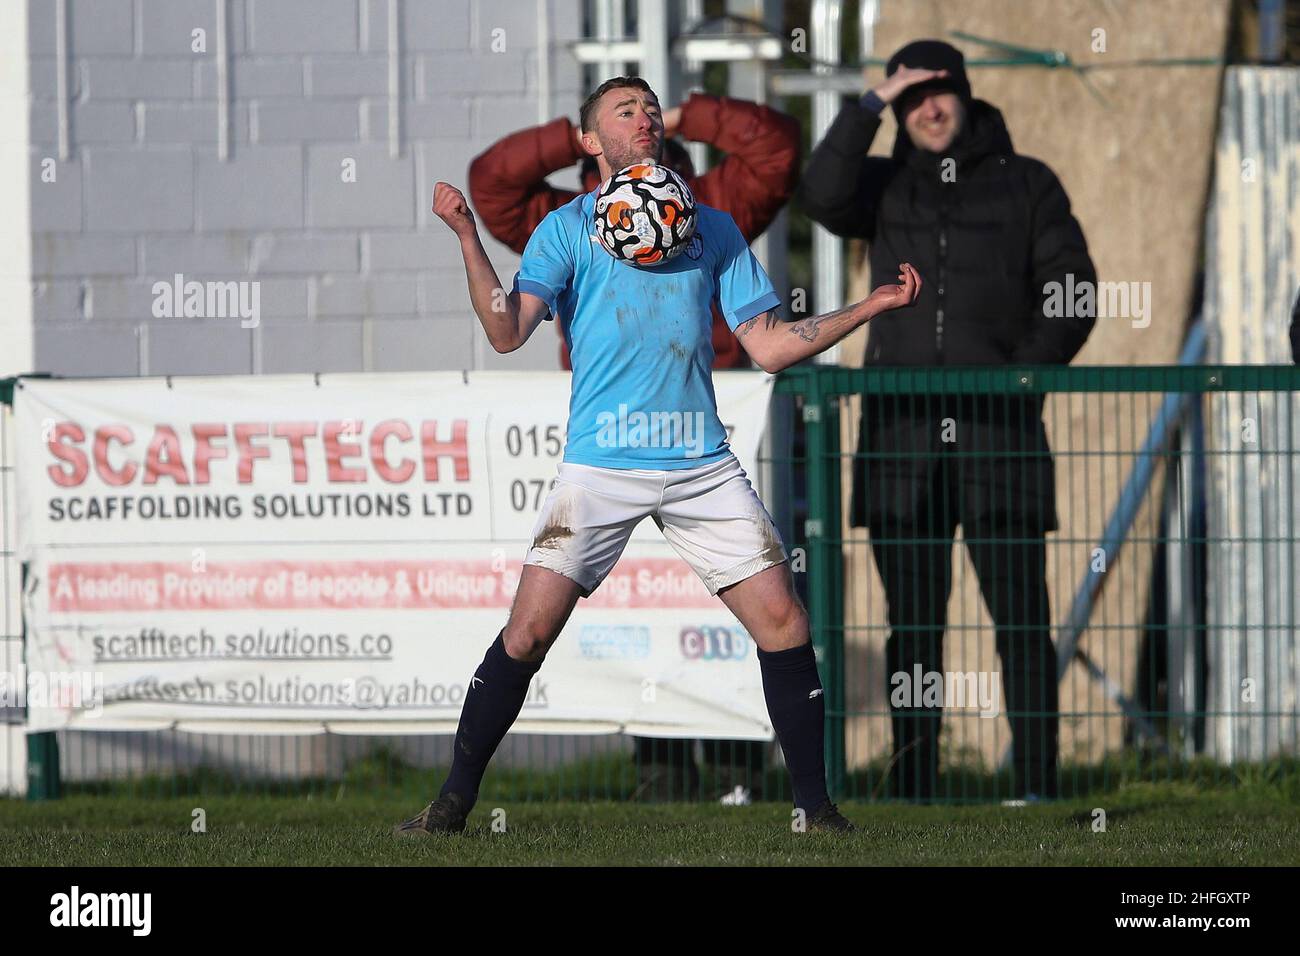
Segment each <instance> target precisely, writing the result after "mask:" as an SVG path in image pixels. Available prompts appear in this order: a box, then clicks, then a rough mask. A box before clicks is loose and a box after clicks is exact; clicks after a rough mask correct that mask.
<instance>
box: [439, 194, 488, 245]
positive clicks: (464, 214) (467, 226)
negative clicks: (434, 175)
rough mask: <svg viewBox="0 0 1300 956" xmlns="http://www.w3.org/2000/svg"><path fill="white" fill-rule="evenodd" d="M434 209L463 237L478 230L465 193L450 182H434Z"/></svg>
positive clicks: (440, 217)
mask: <svg viewBox="0 0 1300 956" xmlns="http://www.w3.org/2000/svg"><path fill="white" fill-rule="evenodd" d="M433 211H434V213H435V214H436V215H437V217H438V218H439V219H441V220H442V221H443V222H445V223H446V224H447V225H448V227H450V229H451V231H452V232H454V233H455V234H456V235H457V236H459V237H460V238H462V239H466V238H468V237H470V236H472V235H474V234H475V233H476V232H477V231H478V229H477V227H476V226H475V225H474V214H473V213H472V212H470V209H469V203H467V202H466V201H465V195H464V193H462V192H461V191H460V190H459V189H457V188H456V187H455V186H453V185H451V184H450V183H442V182H440V183H435V184H434V186H433Z"/></svg>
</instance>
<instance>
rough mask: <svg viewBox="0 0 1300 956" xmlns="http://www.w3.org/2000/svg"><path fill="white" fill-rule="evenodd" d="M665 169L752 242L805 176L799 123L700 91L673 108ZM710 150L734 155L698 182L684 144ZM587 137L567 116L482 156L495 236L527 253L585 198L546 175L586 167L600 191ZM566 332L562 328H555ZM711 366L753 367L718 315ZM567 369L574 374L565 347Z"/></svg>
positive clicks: (588, 184)
mask: <svg viewBox="0 0 1300 956" xmlns="http://www.w3.org/2000/svg"><path fill="white" fill-rule="evenodd" d="M663 120H664V165H666V166H669V167H671V168H672V169H673V170H674V171H676V172H677V173H679V174H680V175H682V176H683V177H684V178H685V179H686V182H687V184H688V185H689V186H690V187H691V191H692V192H693V193H694V194H695V198H696V199H697V200H699V201H700V202H702V203H704V204H705V205H706V206H712V207H713V208H715V209H720V210H722V211H723V212H725V213H729V214H730V215H731V218H732V219H734V220H736V225H737V226H739V227H740V232H741V234H742V235H743V236H744V237H745V241H746V242H753V241H754V240H755V239H757V238H758V237H759V236H761V235H762V234H763V232H764V230H766V229H767V227H768V226H769V225H771V224H772V220H773V219H775V218H776V214H777V213H779V212H780V211H781V207H782V206H784V205H785V204H786V202H788V201H789V199H790V197H791V195H792V194H793V193H794V187H795V183H796V180H797V179H798V175H799V154H800V148H801V137H800V129H799V122H798V121H797V120H796V119H795V118H794V117H792V116H787V115H786V114H784V113H778V112H777V111H776V110H774V109H771V108H770V107H767V106H760V105H759V104H757V103H751V102H749V101H747V100H736V99H731V98H730V97H726V96H709V95H707V94H705V93H694V94H692V95H691V97H690V98H689V99H688V100H687V101H686V102H685V103H684V104H683V105H681V106H678V107H675V108H673V109H670V110H666V111H665V112H664V114H663ZM673 136H681V137H682V138H683V139H687V140H690V141H692V142H701V143H709V144H710V145H712V146H714V147H716V148H717V149H719V150H720V151H722V152H723V153H725V154H726V156H725V157H724V158H723V160H722V161H721V162H720V163H718V165H717V166H715V167H714V168H713V169H710V170H709V171H708V172H707V173H705V174H704V175H703V176H696V175H695V169H694V166H693V165H692V164H691V157H690V154H689V153H688V152H687V151H686V147H684V146H683V145H682V144H681V143H680V142H678V141H677V140H675V139H672V137H673ZM580 137H581V131H580V130H579V129H578V128H577V127H576V126H574V125H573V124H572V123H571V122H570V121H569V120H568V119H567V118H565V117H560V118H559V119H556V120H552V121H551V122H549V123H546V124H544V125H542V126H533V127H530V128H528V129H524V130H520V131H519V132H517V133H511V134H510V135H509V136H507V137H505V138H504V139H502V140H499V141H497V142H496V143H494V144H493V145H492V146H490V147H488V149H487V150H485V151H484V152H483V153H481V154H479V155H478V156H476V157H475V158H474V161H473V162H472V163H470V167H469V193H470V199H471V200H472V201H473V203H474V208H475V209H476V210H477V211H478V214H479V216H480V217H481V218H482V221H483V225H484V227H485V228H486V229H487V231H488V232H490V233H491V234H492V236H493V237H494V238H495V239H496V240H497V241H498V242H501V243H503V244H504V245H507V246H509V247H510V248H511V249H513V250H514V251H515V252H517V253H520V254H522V253H523V251H524V246H525V245H527V244H528V237H529V236H531V235H532V234H533V230H534V229H536V228H537V225H538V223H540V222H541V221H542V220H543V219H545V218H546V214H547V213H549V212H551V211H553V210H555V209H559V208H560V207H561V206H563V205H564V204H565V203H567V202H569V201H570V200H572V199H573V198H574V197H575V196H577V195H578V194H577V193H575V192H572V191H570V190H567V189H556V188H555V187H554V186H552V185H551V184H550V183H548V182H547V181H546V177H547V176H549V175H551V174H552V173H555V172H558V171H559V170H562V169H566V168H567V167H569V166H572V165H573V164H575V163H581V164H582V187H583V190H584V191H585V192H590V191H591V190H593V189H595V188H596V187H597V186H599V185H600V175H599V174H598V173H597V172H596V161H595V160H594V159H592V158H591V157H590V156H588V155H587V153H586V152H585V151H584V150H583V148H582V144H581V142H580ZM556 331H557V332H559V331H560V329H559V325H558V323H557V325H556ZM713 353H714V359H713V367H714V368H748V367H749V360H748V358H747V356H746V355H745V352H744V350H743V349H742V348H741V347H740V343H739V342H738V341H737V339H736V337H735V336H734V335H733V334H732V333H731V329H729V328H728V327H727V323H726V321H725V320H724V319H723V318H722V315H721V314H720V313H719V312H718V310H717V307H716V306H715V307H714V310H713ZM560 364H561V365H563V366H564V368H566V369H567V368H570V365H569V353H568V350H567V349H566V348H565V346H564V343H563V342H561V343H560Z"/></svg>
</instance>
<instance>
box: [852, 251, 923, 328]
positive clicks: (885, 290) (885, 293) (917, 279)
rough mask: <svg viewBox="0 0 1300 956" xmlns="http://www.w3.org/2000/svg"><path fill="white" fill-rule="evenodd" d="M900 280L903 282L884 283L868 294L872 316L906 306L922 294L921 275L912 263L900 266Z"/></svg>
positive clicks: (867, 301)
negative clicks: (894, 283) (896, 283)
mask: <svg viewBox="0 0 1300 956" xmlns="http://www.w3.org/2000/svg"><path fill="white" fill-rule="evenodd" d="M898 281H899V282H900V283H902V284H901V285H882V286H881V287H880V288H879V289H876V291H874V292H872V293H871V295H869V296H867V298H866V300H865V304H866V306H867V309H868V311H870V313H871V316H872V318H875V317H876V316H877V315H879V314H880V313H882V312H889V311H890V310H892V309H902V308H906V307H907V306H909V305H911V304H912V303H913V302H915V301H916V297H917V296H918V295H920V294H921V276H920V273H918V272H917V271H916V270H915V269H913V268H912V266H911V263H907V262H904V263H902V264H901V265H900V266H899V267H898Z"/></svg>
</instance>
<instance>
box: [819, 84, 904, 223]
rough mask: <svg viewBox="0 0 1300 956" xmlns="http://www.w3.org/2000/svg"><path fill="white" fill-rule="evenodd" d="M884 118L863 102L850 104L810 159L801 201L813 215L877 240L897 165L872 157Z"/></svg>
mask: <svg viewBox="0 0 1300 956" xmlns="http://www.w3.org/2000/svg"><path fill="white" fill-rule="evenodd" d="M879 129H880V117H879V116H877V115H876V114H875V113H873V112H871V110H869V109H866V108H865V107H863V106H862V105H861V104H860V103H858V102H856V101H855V102H850V103H846V104H845V106H844V108H843V109H841V110H840V114H839V116H837V117H835V122H833V123H832V124H831V127H830V129H828V130H827V131H826V136H825V137H824V138H823V139H822V141H821V142H820V143H818V144H817V147H816V149H814V150H813V152H812V155H811V156H810V157H809V158H808V167H807V168H806V169H805V170H804V174H803V182H802V183H801V184H800V186H799V191H798V198H799V203H800V205H801V206H802V207H803V209H804V211H805V212H806V213H807V214H808V218H809V219H811V220H812V221H813V222H816V223H819V224H821V225H823V226H825V227H826V228H827V229H829V230H830V231H831V232H833V233H835V234H836V235H837V236H844V237H846V238H851V239H871V238H873V237H874V235H875V229H876V209H877V207H878V206H879V203H880V195H881V193H882V192H883V191H884V188H885V186H886V184H888V182H889V180H890V178H891V176H892V175H893V173H894V170H895V169H896V167H897V164H896V163H895V162H894V161H893V160H892V159H885V158H883V157H879V156H868V155H867V150H869V149H870V148H871V141H872V140H873V139H875V137H876V132H877V130H879Z"/></svg>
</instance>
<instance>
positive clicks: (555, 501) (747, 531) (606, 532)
mask: <svg viewBox="0 0 1300 956" xmlns="http://www.w3.org/2000/svg"><path fill="white" fill-rule="evenodd" d="M646 516H649V517H651V518H653V519H654V521H655V524H657V525H658V526H659V530H660V531H662V532H663V534H664V537H665V538H666V539H667V540H668V543H669V544H671V545H672V546H673V550H675V551H676V552H677V553H678V554H679V555H681V557H682V559H683V560H684V561H685V562H686V563H687V564H689V565H690V566H691V567H692V568H693V569H694V571H695V573H696V574H698V575H699V576H700V580H701V581H703V582H704V586H705V587H707V588H708V589H709V593H710V594H714V595H716V594H717V593H718V592H719V591H720V590H722V589H723V588H725V587H728V586H730V585H732V584H736V583H738V582H740V581H743V580H745V578H748V577H752V576H753V575H755V574H757V573H758V572H759V571H763V570H765V569H767V568H770V567H775V566H776V565H778V564H781V563H782V562H784V561H786V560H787V555H786V553H785V547H784V545H782V543H781V535H780V534H779V533H778V532H777V530H776V524H775V523H774V522H773V521H772V516H771V515H770V514H768V512H767V508H765V507H764V506H763V502H762V501H760V500H759V497H758V494H757V493H756V492H755V491H754V487H753V486H752V485H751V484H750V483H749V477H748V476H747V475H746V474H745V469H744V468H742V467H741V466H740V462H739V461H738V460H737V459H736V456H735V455H728V456H727V457H726V458H724V459H722V460H721V461H716V462H711V463H710V464H707V465H701V466H699V467H698V468H681V469H677V470H672V471H649V470H641V469H621V468H596V467H593V466H591V465H577V464H571V463H569V462H561V464H560V467H559V471H558V473H557V477H556V479H555V487H554V488H552V489H551V493H550V494H549V495H548V496H547V498H546V501H545V503H544V504H543V505H542V511H541V515H540V516H539V517H538V519H537V524H536V525H535V526H534V527H533V543H532V547H530V548H529V549H528V554H527V556H526V557H525V558H524V564H535V565H537V566H538V567H542V568H547V569H548V570H551V571H555V572H556V573H558V574H563V575H564V576H565V577H566V578H569V579H571V580H573V581H575V582H577V584H578V585H579V586H580V587H581V588H582V589H583V597H590V595H591V593H592V592H593V591H595V590H596V588H598V587H599V586H600V582H601V581H603V580H605V576H606V575H608V574H609V572H610V571H611V570H613V568H614V565H615V563H617V561H618V559H619V557H620V556H621V555H622V554H623V549H624V548H625V547H626V546H627V541H628V538H629V537H631V535H632V529H633V528H635V527H636V526H637V524H639V523H640V521H641V519H642V518H645V517H646Z"/></svg>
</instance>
